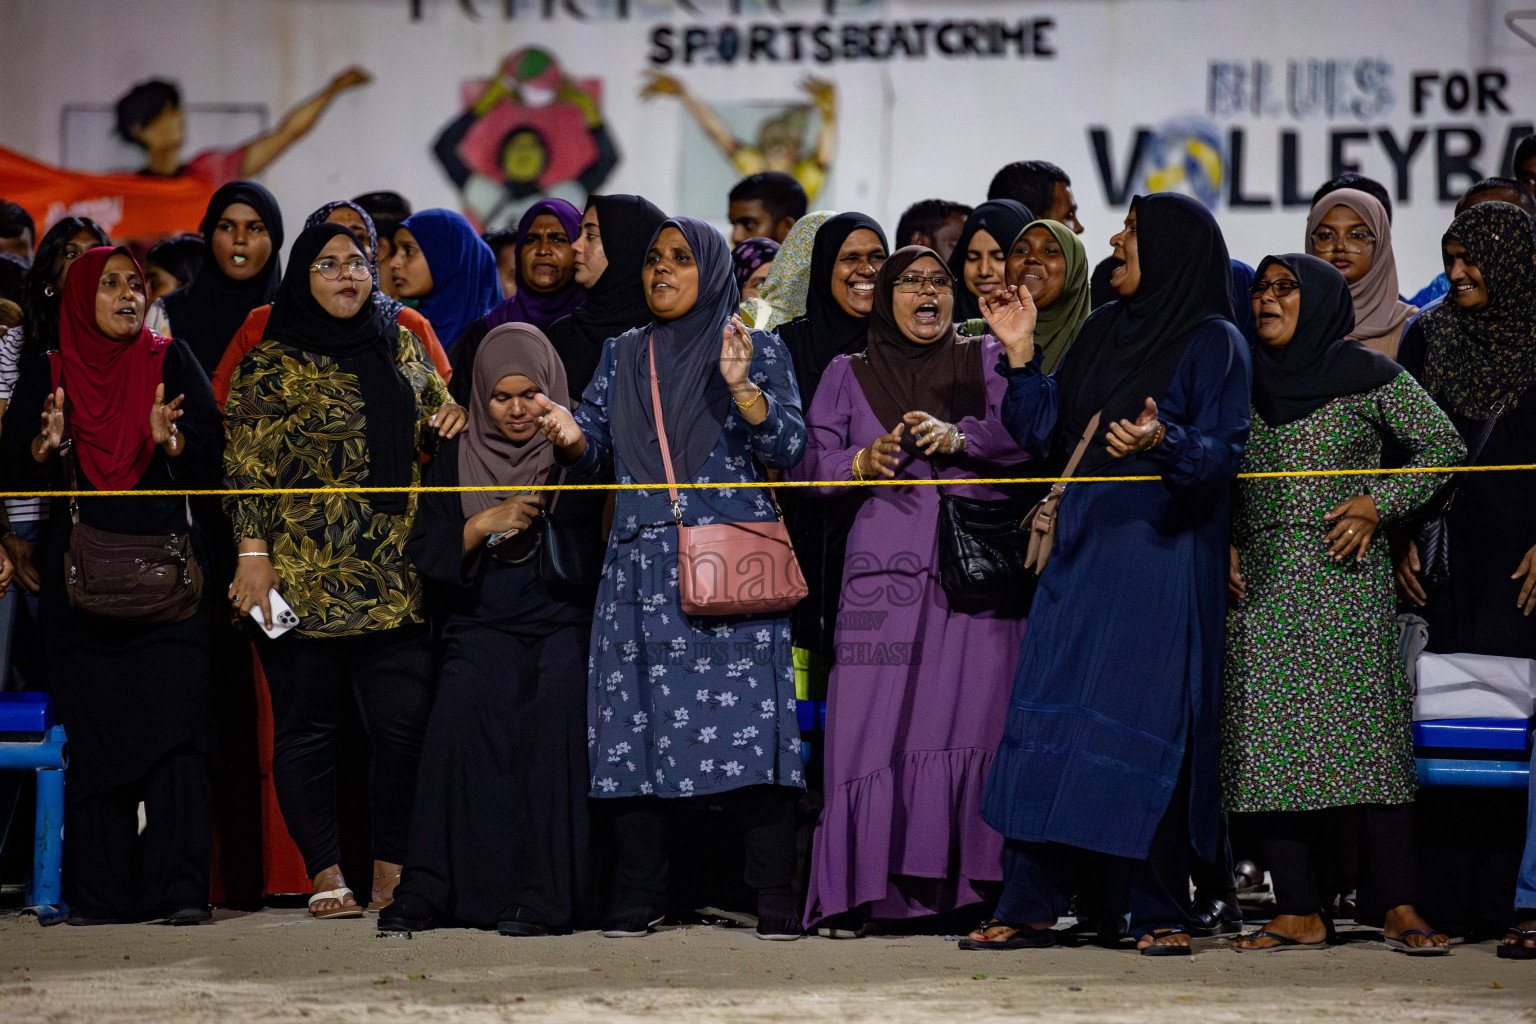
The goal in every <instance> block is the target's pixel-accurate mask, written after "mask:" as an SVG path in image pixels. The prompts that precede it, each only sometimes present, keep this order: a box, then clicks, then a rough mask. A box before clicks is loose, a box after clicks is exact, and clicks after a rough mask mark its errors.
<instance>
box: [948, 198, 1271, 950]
mask: <svg viewBox="0 0 1536 1024" xmlns="http://www.w3.org/2000/svg"><path fill="white" fill-rule="evenodd" d="M1111 244H1112V245H1113V246H1114V248H1115V255H1116V256H1117V257H1118V258H1119V259H1120V260H1121V263H1120V266H1119V267H1118V269H1116V271H1115V273H1114V285H1115V288H1116V290H1117V292H1118V293H1119V295H1120V298H1119V299H1118V300H1117V301H1115V302H1112V303H1110V304H1109V305H1107V306H1105V307H1103V308H1102V309H1100V310H1098V311H1096V312H1095V313H1094V314H1093V315H1092V316H1090V317H1089V318H1088V320H1087V321H1086V322H1085V323H1084V324H1083V329H1082V331H1081V332H1080V333H1079V335H1078V338H1077V341H1076V342H1075V343H1074V344H1073V346H1072V350H1071V352H1069V353H1068V355H1067V357H1066V359H1065V360H1064V361H1063V362H1062V364H1061V367H1060V369H1059V370H1058V371H1057V372H1056V373H1055V374H1054V375H1050V376H1046V375H1043V374H1041V373H1040V369H1039V362H1038V359H1037V356H1036V351H1035V345H1034V340H1033V331H1034V319H1035V316H1034V303H1033V301H1032V300H1030V299H1028V297H1027V293H1024V292H1018V291H1016V290H1014V289H1008V290H1006V291H1005V292H1004V293H1003V294H1002V295H1001V296H998V297H996V298H995V299H994V300H992V301H990V302H989V303H988V304H987V306H986V307H985V308H986V313H987V319H988V323H989V324H991V326H992V330H993V332H994V333H995V334H996V335H997V336H998V338H999V340H1001V341H1002V342H1003V345H1004V347H1005V349H1006V350H1007V358H1006V359H1005V360H1003V361H1001V362H1000V363H999V365H998V372H999V373H1002V374H1003V375H1004V376H1005V377H1007V378H1008V395H1007V399H1006V400H1005V402H1004V404H1003V413H1002V416H1003V422H1004V423H1005V424H1007V426H1008V429H1009V431H1010V432H1011V433H1012V434H1013V436H1014V438H1015V439H1016V440H1017V441H1018V442H1019V444H1020V445H1021V446H1022V447H1023V448H1024V449H1025V450H1026V451H1028V452H1030V453H1031V454H1033V455H1036V456H1038V457H1047V458H1048V457H1050V456H1052V455H1054V454H1058V453H1063V452H1070V451H1072V450H1073V449H1074V448H1076V446H1077V444H1078V443H1079V440H1080V439H1081V438H1082V437H1083V436H1084V435H1085V433H1086V432H1087V430H1088V428H1089V426H1090V424H1092V423H1094V420H1095V417H1099V419H1098V421H1097V425H1096V426H1095V427H1094V429H1093V431H1092V433H1091V436H1090V439H1089V443H1088V446H1087V449H1086V454H1085V455H1084V457H1083V460H1082V462H1081V463H1080V464H1079V466H1078V469H1077V474H1078V475H1080V476H1101V475H1102V476H1132V475H1135V476H1141V475H1147V476H1155V477H1159V478H1161V482H1138V483H1130V482H1127V483H1123V484H1117V483H1095V484H1078V485H1074V486H1068V488H1067V490H1066V493H1065V496H1064V498H1063V500H1062V502H1061V506H1060V509H1059V513H1058V516H1057V523H1056V536H1055V544H1054V547H1053V548H1052V550H1051V555H1050V562H1049V564H1048V565H1047V566H1046V568H1045V571H1044V573H1043V574H1042V575H1041V577H1040V585H1039V589H1038V591H1037V593H1036V595H1035V600H1034V604H1033V606H1032V607H1031V609H1030V615H1029V629H1028V630H1026V631H1025V634H1024V642H1023V644H1022V646H1021V648H1020V653H1019V666H1018V671H1017V674H1016V675H1015V678H1014V693H1013V700H1012V703H1011V706H1010V708H1009V710H1008V717H1007V722H1006V724H1005V727H1004V731H1003V740H1002V743H1001V745H1000V746H999V748H998V753H997V758H996V760H995V761H994V762H993V766H992V773H991V775H990V777H989V778H988V780H987V791H986V804H985V808H984V817H985V819H986V821H987V823H988V824H989V825H991V826H992V827H993V828H994V829H996V830H997V831H999V832H1001V833H1002V834H1003V836H1005V837H1006V838H1007V840H1008V842H1007V844H1006V847H1005V853H1004V883H1005V892H1004V895H1003V898H1002V900H1001V901H1000V902H999V904H998V908H997V917H996V920H995V921H993V922H990V923H989V924H987V925H985V926H984V927H983V928H981V929H978V930H977V931H976V932H973V933H972V935H971V937H970V938H969V939H968V940H966V948H977V949H998V948H1020V947H1030V946H1046V945H1051V944H1052V943H1053V942H1054V933H1053V932H1051V931H1050V925H1051V924H1052V923H1053V922H1054V921H1055V919H1056V918H1057V917H1058V916H1059V915H1061V914H1063V913H1065V912H1066V894H1068V893H1070V891H1071V887H1070V886H1071V883H1070V880H1069V879H1068V878H1067V877H1065V876H1066V875H1067V874H1068V873H1069V872H1070V871H1071V870H1072V869H1074V868H1075V867H1076V863H1075V861H1076V860H1077V859H1078V858H1077V857H1076V856H1074V855H1072V854H1071V851H1070V850H1069V849H1068V848H1069V847H1077V848H1079V849H1080V850H1083V849H1085V850H1092V851H1097V852H1099V853H1103V854H1108V855H1111V856H1112V857H1114V858H1117V862H1118V863H1119V865H1120V866H1121V867H1122V868H1123V869H1125V871H1126V872H1127V874H1128V878H1127V881H1126V884H1127V886H1128V889H1129V893H1130V906H1131V931H1132V932H1133V933H1134V934H1136V935H1138V936H1140V937H1141V938H1140V947H1141V948H1142V950H1143V952H1144V953H1148V954H1149V955H1162V953H1163V951H1178V952H1181V953H1187V952H1188V950H1189V946H1188V941H1189V940H1188V933H1187V929H1188V928H1191V927H1195V926H1196V922H1195V921H1194V920H1193V919H1192V917H1191V915H1190V908H1189V905H1188V903H1189V860H1190V857H1189V853H1190V850H1191V848H1192V847H1193V849H1194V850H1195V851H1197V852H1198V853H1199V854H1200V856H1201V857H1203V858H1204V859H1207V860H1214V859H1215V853H1216V851H1215V845H1216V832H1217V819H1218V817H1219V814H1220V809H1221V808H1220V803H1221V802H1220V796H1219V778H1218V775H1217V761H1216V758H1217V751H1218V745H1219V739H1220V713H1221V703H1220V698H1221V667H1222V654H1223V648H1222V638H1223V634H1224V631H1225V611H1226V609H1225V597H1226V594H1225V580H1226V575H1227V562H1228V543H1229V540H1230V533H1231V531H1230V525H1229V518H1228V515H1229V513H1228V489H1229V486H1230V481H1231V479H1232V477H1233V476H1234V475H1235V474H1236V473H1237V467H1238V462H1239V460H1240V459H1241V457H1242V453H1243V446H1244V443H1245V442H1246V440H1247V436H1248V416H1249V413H1248V398H1249V376H1250V371H1249V357H1248V345H1247V342H1246V341H1245V340H1244V339H1243V338H1242V336H1241V335H1239V334H1238V332H1237V328H1235V327H1233V326H1232V323H1231V316H1232V299H1231V296H1230V295H1229V293H1228V285H1229V281H1230V276H1231V271H1230V267H1229V266H1228V259H1227V247H1226V243H1225V242H1224V241H1223V240H1222V237H1221V231H1220V229H1219V228H1218V227H1217V226H1216V221H1215V219H1214V218H1213V217H1212V216H1211V214H1210V212H1209V211H1207V210H1206V209H1205V208H1204V207H1203V206H1201V205H1200V204H1199V203H1197V202H1195V201H1194V200H1192V199H1190V198H1188V197H1186V196H1180V195H1175V194H1172V193H1159V194H1157V195H1152V196H1143V197H1138V198H1137V199H1136V200H1135V202H1134V203H1133V204H1132V206H1131V211H1130V213H1129V214H1128V215H1127V217H1126V225H1125V229H1124V230H1123V231H1121V232H1120V233H1119V234H1117V235H1115V236H1114V238H1112V239H1111Z"/></svg>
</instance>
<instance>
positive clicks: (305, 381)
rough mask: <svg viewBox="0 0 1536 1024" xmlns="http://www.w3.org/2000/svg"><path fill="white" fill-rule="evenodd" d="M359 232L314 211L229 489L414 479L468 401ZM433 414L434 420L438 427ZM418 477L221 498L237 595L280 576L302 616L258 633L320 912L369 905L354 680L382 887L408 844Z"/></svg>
mask: <svg viewBox="0 0 1536 1024" xmlns="http://www.w3.org/2000/svg"><path fill="white" fill-rule="evenodd" d="M372 285H373V281H372V277H371V275H370V271H369V266H368V260H367V258H366V257H365V256H364V254H363V246H362V244H361V243H360V242H358V240H357V238H356V236H355V235H353V234H352V232H350V231H349V230H347V229H346V228H344V227H342V226H341V225H339V224H333V223H330V222H326V223H323V224H317V225H315V226H314V227H312V228H307V229H306V230H305V231H304V233H303V234H301V235H300V236H299V238H298V240H297V241H295V242H294V245H293V253H292V263H291V264H290V266H289V268H288V273H287V275H286V276H285V277H284V278H283V284H282V288H281V290H280V291H279V293H278V296H277V300H276V302H275V303H274V304H273V307H272V317H271V319H270V320H269V321H268V323H267V332H266V333H267V336H266V339H265V340H264V341H262V342H261V344H259V345H257V346H256V347H255V348H253V349H251V351H249V352H247V353H246V354H245V358H244V360H242V361H241V364H240V368H239V370H237V371H236V372H235V376H234V378H233V380H232V382H231V387H230V393H229V401H228V403H227V404H226V406H225V435H226V438H227V440H226V445H225V452H224V456H225V458H224V463H225V477H226V481H227V483H228V486H229V487H230V488H231V489H263V488H273V487H277V488H301V489H302V488H323V487H346V486H349V485H351V486H356V487H405V486H410V485H412V484H415V483H417V482H418V481H419V479H420V472H421V458H420V456H421V455H422V453H423V451H424V450H426V449H427V448H428V447H429V446H430V445H431V444H432V443H433V441H434V440H435V438H434V437H433V435H434V434H437V435H440V436H445V437H447V436H452V435H453V434H455V433H457V431H458V430H459V429H460V428H461V427H462V426H463V421H464V411H463V410H462V409H459V408H458V407H457V406H448V408H446V409H445V408H444V406H446V405H448V391H447V388H446V387H445V386H444V384H443V382H442V379H441V378H440V377H439V376H438V375H437V370H436V368H435V367H434V366H433V365H432V360H431V358H430V357H429V356H428V355H427V353H426V349H425V348H423V347H422V344H421V342H420V340H418V339H417V338H416V336H415V335H414V334H412V333H411V332H410V331H409V330H406V329H404V328H401V327H399V326H397V325H396V324H395V323H394V320H393V318H392V317H391V316H390V315H389V314H388V313H387V312H386V311H384V310H383V309H381V308H380V307H379V306H377V305H375V304H374V303H373V302H372V301H370V293H371V291H372ZM434 426H435V427H436V429H435V430H434V429H433V428H434ZM416 503H417V497H416V495H415V494H413V493H383V494H377V493H374V494H360V493H350V494H321V493H312V492H304V493H298V494H281V495H259V494H258V495H242V496H238V497H231V498H228V499H226V501H225V507H226V508H227V509H228V511H229V513H230V518H231V519H232V520H233V523H234V535H235V537H236V538H238V539H239V549H240V558H239V567H238V569H237V570H236V573H235V580H234V584H233V585H232V586H231V587H230V588H229V595H228V599H229V601H230V603H231V604H232V605H233V606H234V608H235V609H236V610H237V611H238V612H239V613H240V614H241V615H245V614H247V613H249V611H250V610H251V608H252V607H253V606H260V608H261V612H262V617H263V618H264V619H265V620H266V621H269V622H270V621H272V620H271V615H270V602H269V600H268V596H267V595H268V594H269V592H270V591H271V590H273V589H276V590H278V591H280V592H282V594H283V596H284V598H285V599H286V600H287V602H288V604H289V605H290V606H291V607H292V608H293V610H294V612H295V613H296V614H297V615H298V616H299V624H298V626H297V627H295V628H294V629H293V630H291V631H290V632H288V633H285V634H283V635H282V636H280V637H278V638H276V639H275V640H267V639H265V638H264V639H262V640H261V641H258V644H257V651H258V653H259V654H260V656H261V664H262V667H263V668H264V669H265V671H266V675H267V683H268V686H269V689H270V690H271V693H272V714H273V720H274V738H273V781H274V783H275V784H276V787H277V796H278V802H279V804H280V805H281V806H282V809H283V817H284V819H285V820H286V822H287V824H288V832H289V834H290V835H292V836H293V839H294V842H295V843H297V844H298V847H299V851H300V852H301V853H302V854H303V855H304V861H305V865H306V872H307V873H308V874H309V876H310V877H311V878H312V879H313V881H314V887H315V895H314V897H312V898H311V900H310V912H311V914H313V915H314V916H316V917H347V916H352V917H355V916H357V915H358V914H360V913H361V911H360V910H359V908H358V906H357V903H356V902H355V901H354V900H353V898H352V892H351V890H350V889H348V888H347V887H346V884H345V882H344V880H343V879H342V875H341V869H340V867H339V866H338V861H339V860H340V849H339V847H338V845H337V840H336V777H335V757H334V750H333V743H334V740H335V736H336V733H337V731H338V729H339V728H340V725H341V713H342V702H343V701H344V700H345V699H347V695H348V693H349V692H352V693H355V694H356V697H357V699H358V701H359V703H360V704H361V707H362V713H363V720H364V722H365V723H366V724H367V726H368V732H369V735H370V737H371V738H372V741H373V760H372V766H371V770H370V772H369V807H370V816H371V820H372V830H373V846H374V857H375V861H374V876H375V878H376V879H383V880H384V884H383V885H378V884H376V885H375V891H376V897H377V898H376V899H375V900H374V902H375V903H385V902H387V899H388V897H389V896H390V894H391V893H392V892H393V879H394V878H396V877H398V875H399V871H400V864H401V863H402V862H403V861H404V860H405V844H406V833H407V831H408V829H409V827H410V821H411V807H412V801H413V798H414V794H415V782H416V762H417V758H418V757H419V756H420V752H421V737H422V732H423V730H424V729H425V727H426V721H427V714H428V712H429V711H430V710H431V707H432V686H431V677H430V670H431V650H430V646H429V642H428V636H427V629H426V626H425V625H424V623H423V616H422V610H421V581H420V578H419V576H418V574H417V572H416V569H415V567H414V566H413V565H412V564H411V562H410V560H409V559H408V558H407V557H406V555H405V542H406V538H407V537H408V536H409V534H410V531H411V524H412V520H413V518H414V516H415V511H416Z"/></svg>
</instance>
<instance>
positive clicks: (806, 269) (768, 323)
mask: <svg viewBox="0 0 1536 1024" xmlns="http://www.w3.org/2000/svg"><path fill="white" fill-rule="evenodd" d="M835 216H837V214H836V213H835V212H833V211H832V210H817V211H816V212H814V213H808V214H806V215H805V216H804V217H801V218H800V219H799V220H797V221H795V224H794V226H793V227H791V228H790V229H789V233H788V234H786V235H785V236H784V241H783V242H782V243H781V244H780V245H779V252H778V255H776V256H774V258H773V266H771V267H769V268H768V280H766V281H764V282H763V290H762V291H761V292H759V293H758V296H757V298H756V299H753V300H752V301H751V302H750V303H746V304H745V305H746V306H750V307H752V308H751V309H746V308H743V310H742V313H743V316H744V318H745V317H746V316H747V315H750V317H751V319H748V320H747V323H748V324H750V325H751V326H753V327H756V328H757V329H758V330H760V331H772V330H773V329H774V328H776V327H778V325H779V324H784V323H788V322H789V321H791V320H794V319H797V318H799V317H802V316H804V315H805V303H806V299H807V293H808V292H809V291H810V287H811V256H812V254H813V253H814V251H815V249H816V235H817V233H818V232H819V231H820V230H821V226H822V225H823V224H825V223H826V222H827V221H829V220H831V219H832V218H833V217H835Z"/></svg>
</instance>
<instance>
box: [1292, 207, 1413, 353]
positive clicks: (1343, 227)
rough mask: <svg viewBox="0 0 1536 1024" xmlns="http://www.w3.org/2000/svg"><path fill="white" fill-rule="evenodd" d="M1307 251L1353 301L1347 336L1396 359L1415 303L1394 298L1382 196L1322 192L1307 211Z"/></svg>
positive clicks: (1393, 269) (1394, 280)
mask: <svg viewBox="0 0 1536 1024" xmlns="http://www.w3.org/2000/svg"><path fill="white" fill-rule="evenodd" d="M1307 255H1309V256H1316V257H1318V258H1319V259H1322V260H1326V261H1327V262H1329V263H1331V264H1333V266H1334V267H1335V269H1337V270H1338V272H1339V273H1341V274H1343V275H1344V280H1345V281H1346V282H1347V283H1348V284H1349V297H1350V299H1351V300H1353V302H1354V304H1355V329H1354V331H1353V333H1351V334H1350V337H1351V338H1354V339H1355V340H1357V341H1359V342H1361V343H1362V344H1364V345H1365V346H1366V347H1367V348H1371V349H1375V350H1376V351H1377V352H1380V353H1382V354H1383V355H1385V356H1386V357H1387V358H1388V359H1396V358H1397V345H1398V342H1399V341H1401V340H1402V337H1403V325H1404V324H1406V323H1407V322H1408V318H1409V317H1410V316H1412V315H1413V314H1414V313H1417V312H1418V307H1417V306H1410V305H1409V304H1408V303H1406V302H1403V301H1402V300H1401V299H1399V298H1398V297H1397V259H1396V257H1394V256H1393V255H1392V222H1391V221H1390V220H1389V219H1388V218H1387V211H1386V208H1385V207H1383V206H1382V205H1381V200H1379V199H1377V198H1376V197H1375V196H1373V195H1371V194H1370V193H1368V192H1362V191H1360V190H1359V189H1354V188H1341V189H1338V190H1337V191H1334V192H1329V193H1328V194H1327V195H1326V196H1323V197H1322V198H1321V199H1319V200H1318V201H1317V203H1316V204H1315V205H1313V207H1312V212H1311V213H1310V214H1308V216H1307Z"/></svg>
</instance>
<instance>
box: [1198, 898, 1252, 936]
mask: <svg viewBox="0 0 1536 1024" xmlns="http://www.w3.org/2000/svg"><path fill="white" fill-rule="evenodd" d="M1191 916H1192V917H1193V918H1194V923H1193V924H1192V925H1191V927H1190V928H1189V929H1188V931H1189V934H1191V935H1199V936H1202V937H1208V936H1211V935H1234V934H1236V933H1237V932H1240V931H1242V930H1243V912H1242V911H1241V910H1239V909H1238V908H1237V907H1234V906H1233V905H1232V904H1230V903H1228V902H1227V901H1226V900H1205V901H1203V902H1201V903H1197V904H1195V906H1194V909H1193V910H1192V911H1191Z"/></svg>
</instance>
